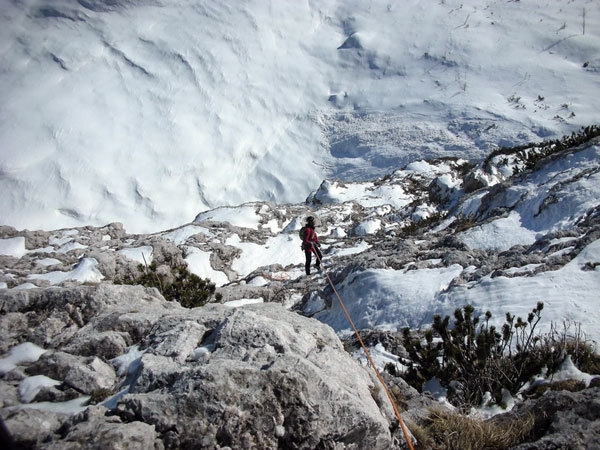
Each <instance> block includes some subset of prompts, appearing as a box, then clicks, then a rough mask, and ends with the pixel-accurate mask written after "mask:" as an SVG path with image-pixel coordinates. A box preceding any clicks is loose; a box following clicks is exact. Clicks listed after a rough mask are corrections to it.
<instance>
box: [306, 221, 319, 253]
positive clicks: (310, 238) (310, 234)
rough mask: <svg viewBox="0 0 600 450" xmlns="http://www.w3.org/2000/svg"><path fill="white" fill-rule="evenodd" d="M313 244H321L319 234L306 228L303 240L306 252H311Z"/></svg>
mask: <svg viewBox="0 0 600 450" xmlns="http://www.w3.org/2000/svg"><path fill="white" fill-rule="evenodd" d="M313 242H316V243H319V238H318V237H317V233H316V232H315V229H314V228H309V227H305V228H304V239H303V240H302V248H303V249H304V251H307V252H309V251H311V250H312V246H313Z"/></svg>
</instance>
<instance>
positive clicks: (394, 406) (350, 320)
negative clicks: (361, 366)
mask: <svg viewBox="0 0 600 450" xmlns="http://www.w3.org/2000/svg"><path fill="white" fill-rule="evenodd" d="M315 256H316V252H315ZM317 258H318V256H317ZM319 262H320V264H321V267H322V266H323V262H322V260H321V259H319ZM323 274H324V275H325V277H326V278H327V281H328V282H329V285H330V286H331V289H333V292H334V293H335V296H336V297H337V299H338V302H339V303H340V306H341V307H342V310H343V311H344V314H345V315H346V319H348V322H350V326H351V327H352V330H354V334H355V335H356V338H357V339H358V342H359V343H360V346H361V347H362V349H363V351H364V352H365V355H366V357H367V361H369V364H370V365H371V367H372V368H373V371H374V372H375V375H376V376H377V379H378V380H379V382H380V383H381V386H382V387H383V390H384V391H385V393H386V395H387V397H388V400H389V401H390V404H391V405H392V408H393V410H394V414H395V415H396V419H398V423H399V424H400V428H401V429H402V434H403V435H404V439H405V440H406V444H407V445H408V448H409V449H410V450H414V447H413V445H412V441H411V440H410V437H409V435H408V430H407V428H406V425H404V421H403V420H402V417H401V416H400V411H398V407H397V406H396V402H395V401H394V399H393V397H392V394H391V392H390V390H389V389H388V387H387V385H386V384H385V381H383V378H382V377H381V374H380V373H379V370H377V366H375V363H374V362H373V359H372V358H371V354H370V353H369V351H368V350H367V347H366V345H365V343H364V342H363V340H362V338H361V337H360V334H358V330H357V329H356V326H355V325H354V322H353V321H352V318H351V317H350V314H349V313H348V310H347V309H346V305H344V302H343V301H342V298H341V297H340V294H339V292H338V291H337V289H336V288H335V286H334V284H333V281H331V278H330V277H329V274H328V273H327V271H326V270H325V268H323Z"/></svg>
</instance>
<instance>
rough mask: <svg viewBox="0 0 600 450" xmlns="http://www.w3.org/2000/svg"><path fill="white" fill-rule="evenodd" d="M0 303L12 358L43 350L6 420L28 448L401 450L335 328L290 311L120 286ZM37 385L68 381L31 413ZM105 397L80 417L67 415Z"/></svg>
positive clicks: (10, 375) (10, 382)
mask: <svg viewBox="0 0 600 450" xmlns="http://www.w3.org/2000/svg"><path fill="white" fill-rule="evenodd" d="M0 303H1V304H2V311H3V315H2V316H0V329H1V336H0V339H1V341H2V346H3V347H4V348H3V350H6V349H7V348H9V347H12V346H13V345H14V344H17V343H19V342H20V343H22V342H30V343H33V344H36V345H37V346H39V347H41V348H44V349H45V351H44V352H43V353H42V354H41V356H40V357H39V359H38V360H37V361H34V362H29V363H20V364H17V365H15V367H14V368H12V369H11V370H8V371H7V372H5V373H4V374H3V376H2V379H1V381H0V384H1V385H2V389H1V392H2V394H1V399H0V400H1V402H2V418H3V420H4V421H5V423H6V425H7V427H8V429H9V430H10V432H11V433H12V434H13V436H14V438H15V440H16V441H17V442H18V443H19V445H20V446H22V447H24V448H25V447H30V448H44V449H59V448H60V449H65V448H81V447H82V446H83V447H84V448H140V449H142V448H143V449H149V448H156V449H159V448H227V447H230V448H372V449H388V448H393V447H394V444H393V438H392V435H391V433H390V430H389V427H390V422H391V421H392V415H391V409H388V408H386V407H385V402H384V398H383V397H382V395H381V390H380V389H378V387H377V386H376V384H375V383H376V382H375V381H374V380H373V379H372V378H371V376H370V374H369V372H368V371H367V370H366V369H365V368H364V367H362V366H361V365H360V364H358V363H357V362H356V361H355V360H353V359H352V358H351V356H350V355H349V354H348V353H346V352H345V351H344V349H343V346H342V344H341V342H340V340H339V339H338V337H337V336H336V335H335V333H334V332H333V330H332V329H331V328H329V327H328V326H326V325H323V324H321V323H320V322H318V321H316V320H313V319H308V318H305V317H302V316H300V315H298V314H296V313H293V312H290V311H288V310H286V309H285V308H283V307H282V306H280V305H278V304H272V303H271V304H269V303H265V304H258V305H247V306H244V307H243V308H231V307H227V306H223V305H218V304H211V305H206V306H204V307H202V308H196V309H191V310H189V309H185V308H182V307H180V306H179V305H178V304H176V303H173V302H167V301H165V300H164V299H163V298H162V297H161V296H160V294H159V293H158V292H157V291H156V290H154V289H146V288H142V287H139V286H115V285H110V284H100V285H98V286H82V287H75V288H57V289H47V290H25V291H20V292H10V291H5V292H2V293H1V294H0ZM128 354H131V355H133V356H132V357H130V358H127V357H126V356H124V355H128ZM32 376H40V377H42V376H43V377H48V379H53V380H56V381H57V382H58V383H57V384H55V385H48V386H45V387H43V388H40V389H39V390H38V392H35V393H29V396H28V398H27V399H26V400H28V402H26V403H25V402H23V394H24V392H25V390H24V387H23V385H22V381H23V380H25V379H26V377H29V379H30V377H32ZM101 393H105V394H106V395H107V396H108V397H107V398H106V399H105V400H103V401H101V402H99V403H98V405H97V406H90V407H88V408H87V409H84V408H83V406H82V407H81V412H79V413H77V414H74V415H71V414H69V412H72V411H62V412H61V411H60V410H59V408H58V406H59V405H65V402H67V401H69V400H71V402H73V401H74V399H79V400H80V401H81V402H80V405H85V404H86V403H89V402H90V400H93V399H94V398H96V397H97V396H98V395H100V394H101ZM40 402H46V403H40ZM52 405H54V407H52ZM380 407H382V408H380ZM39 408H42V409H39ZM340 445H341V447H340Z"/></svg>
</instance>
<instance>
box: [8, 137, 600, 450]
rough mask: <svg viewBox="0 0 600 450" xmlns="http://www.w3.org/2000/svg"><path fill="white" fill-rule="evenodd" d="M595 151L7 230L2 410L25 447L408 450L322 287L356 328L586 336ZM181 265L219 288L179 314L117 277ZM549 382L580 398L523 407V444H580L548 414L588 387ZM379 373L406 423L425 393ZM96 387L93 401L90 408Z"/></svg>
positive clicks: (593, 419)
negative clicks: (537, 314) (484, 320)
mask: <svg viewBox="0 0 600 450" xmlns="http://www.w3.org/2000/svg"><path fill="white" fill-rule="evenodd" d="M599 160H600V129H599V128H598V127H590V128H588V129H586V130H584V131H582V132H581V133H579V134H578V135H574V136H572V137H569V138H565V139H563V140H561V141H549V142H545V143H540V144H536V145H533V144H532V145H530V146H523V147H520V148H513V149H501V150H498V151H496V152H494V153H492V154H490V155H488V157H486V158H485V159H484V160H483V161H481V162H480V163H478V164H476V165H473V164H470V163H468V162H467V161H466V160H463V159H454V158H452V159H435V160H419V161H414V162H412V163H410V164H408V165H406V166H404V167H402V168H400V169H398V170H396V171H394V172H391V173H389V174H388V175H386V176H385V177H382V178H378V179H376V180H372V181H360V182H341V181H339V180H326V181H323V182H322V183H321V185H320V186H319V187H318V189H316V190H315V191H314V192H312V193H311V195H310V196H309V198H308V199H307V201H306V202H305V203H299V204H274V203H265V202H251V203H246V204H243V205H239V206H236V207H221V208H217V209H214V210H210V211H206V212H203V213H200V214H198V215H197V217H196V218H195V219H194V221H193V222H191V223H189V224H186V225H182V226H180V227H177V228H173V229H170V230H166V231H161V232H157V233H152V234H128V233H127V232H126V231H125V230H124V229H123V227H122V225H121V224H118V223H113V224H110V225H106V226H103V227H91V226H88V227H78V228H66V229H60V230H55V231H27V230H23V231H19V230H16V229H14V228H12V227H7V226H4V227H2V228H1V229H0V269H1V270H0V283H1V284H0V288H2V289H0V305H1V307H2V310H1V314H0V330H1V334H0V343H1V344H0V353H1V354H2V355H0V356H2V357H1V358H0V384H1V385H2V390H1V392H3V394H2V396H0V401H1V402H2V409H1V410H0V413H1V415H2V416H1V417H2V418H3V420H5V421H6V422H7V423H8V425H9V428H10V429H11V430H12V431H13V433H14V434H15V436H16V437H17V438H18V439H19V442H21V443H27V445H37V446H38V447H39V448H58V447H60V446H62V445H65V443H67V442H71V441H77V442H87V441H88V440H92V441H93V440H94V439H95V438H96V436H97V432H98V431H97V430H105V429H106V430H108V429H110V430H112V433H114V436H115V439H116V440H118V441H122V440H123V441H127V440H128V439H132V438H135V439H136V440H138V441H140V442H144V444H143V445H145V446H146V447H150V448H163V447H162V446H164V448H187V447H186V446H190V448H192V447H194V448H217V447H215V445H217V444H218V445H230V446H233V447H235V446H237V445H246V444H247V445H249V446H253V445H255V446H259V447H264V448H279V447H281V446H285V445H292V444H293V445H299V446H300V448H315V447H318V446H319V445H321V444H320V443H322V442H329V443H331V442H338V443H342V442H343V443H344V445H348V447H341V448H354V447H352V446H358V447H364V446H368V447H369V448H382V449H383V448H404V447H402V446H401V444H400V443H399V437H398V436H397V435H396V437H394V436H393V435H390V434H388V425H389V423H392V422H393V421H394V419H393V416H392V414H391V413H390V411H389V410H388V409H386V408H388V407H387V406H385V405H386V400H385V399H383V397H382V395H383V394H382V393H381V391H380V390H379V388H377V387H374V386H375V384H374V383H375V381H374V380H373V379H370V378H369V375H368V374H367V371H366V370H367V369H366V365H365V366H363V365H360V364H359V363H357V362H356V360H359V361H360V360H362V359H363V358H364V354H362V352H360V353H357V354H356V355H354V354H353V355H352V356H353V358H350V357H349V355H348V353H347V352H346V351H345V350H344V348H343V347H342V345H341V343H340V342H339V338H346V337H347V336H348V335H349V333H350V325H349V323H348V322H347V320H346V318H345V316H344V314H342V311H341V309H340V305H339V303H338V302H337V300H336V298H335V296H334V295H333V292H332V289H331V286H330V285H329V284H328V283H327V278H329V279H330V280H331V281H332V283H333V285H334V286H335V287H336V290H337V291H338V292H339V294H340V295H341V297H342V298H343V299H344V302H345V305H346V308H347V310H348V312H349V314H350V316H351V317H352V319H353V321H354V323H355V324H356V326H357V327H358V328H359V329H360V330H363V332H366V333H369V332H397V331H399V330H400V329H401V328H403V327H405V326H408V327H410V328H413V329H417V328H421V329H422V328H426V327H428V326H429V325H430V324H431V321H432V318H433V315H434V314H440V315H445V314H448V315H451V314H452V312H453V311H454V310H455V309H456V308H460V307H462V306H464V305H465V304H467V303H469V304H471V305H473V306H474V308H475V312H476V314H478V315H479V314H484V313H485V312H486V311H490V312H491V313H492V315H493V320H492V321H493V322H498V323H501V321H502V320H503V317H504V315H505V313H507V312H510V313H512V314H515V315H517V316H521V317H527V314H528V313H529V311H530V310H531V309H532V308H533V307H534V306H536V304H537V303H538V302H540V301H541V302H543V303H544V309H543V314H542V322H541V323H540V331H548V330H549V329H550V327H551V326H554V327H555V329H556V327H558V328H560V329H561V330H562V329H564V330H566V332H567V333H568V334H572V333H573V334H578V333H581V332H582V333H584V334H580V335H581V336H583V339H585V340H588V342H592V341H595V342H598V340H599V339H600V334H599V331H598V330H600V326H599V325H600V323H599V319H598V315H597V314H596V310H597V306H598V305H597V303H598V295H597V292H598V289H600V203H599V199H600V165H599V164H598V161H599ZM309 215H313V216H315V217H316V218H317V221H318V225H317V232H318V234H319V237H320V241H321V243H322V250H323V253H324V260H323V267H324V272H313V274H312V275H309V276H306V275H305V274H304V265H303V262H304V261H303V259H304V255H303V253H302V251H301V250H300V240H299V237H298V230H299V228H300V227H301V226H302V224H303V223H304V221H305V219H306V217H307V216H309ZM184 263H185V264H187V267H188V269H189V270H190V271H191V272H193V273H194V274H197V275H199V276H201V277H209V278H210V279H211V280H213V281H214V282H215V284H216V285H217V288H216V293H217V294H218V295H217V296H215V297H213V298H212V299H211V303H213V304H211V305H207V306H204V307H200V308H195V309H193V310H187V309H184V308H182V307H180V306H179V305H178V304H177V303H176V302H167V301H165V300H164V299H163V298H162V297H161V296H160V295H159V293H158V292H157V291H156V290H146V289H143V288H141V287H140V286H119V285H115V283H116V282H118V281H119V280H124V279H126V278H127V277H131V276H132V275H133V274H136V273H140V272H139V271H140V268H139V266H140V265H141V266H142V267H144V266H145V267H146V269H144V270H145V271H147V270H148V267H154V269H153V270H155V272H154V273H155V274H168V273H170V272H171V271H172V268H173V267H178V266H181V265H182V264H184ZM324 275H327V277H325V276H324ZM220 303H222V304H220ZM290 310H292V312H290ZM294 311H295V312H296V313H297V314H296V313H294ZM300 316H306V317H300ZM325 325H329V326H325ZM563 327H564V328H563ZM334 331H335V333H334ZM336 334H337V337H336V336H335V335H336ZM371 352H372V355H373V358H374V361H375V363H376V365H377V366H378V367H379V369H383V367H384V366H385V364H386V363H388V362H392V363H394V364H397V363H398V361H399V356H400V355H398V354H394V353H393V352H392V351H390V349H387V348H386V347H385V345H383V344H382V342H381V341H374V342H373V343H372V345H371ZM290 367H294V369H293V370H291V371H290ZM564 370H565V371H566V372H565V374H564V375H563V374H562V373H561V376H564V377H565V378H575V379H576V380H579V382H581V383H583V386H584V387H585V386H589V389H585V390H584V391H582V393H581V394H573V396H572V397H569V398H570V400H569V399H567V398H566V397H565V395H566V396H567V397H568V395H569V394H564V393H563V394H555V395H550V396H544V400H543V401H544V402H545V403H544V405H545V406H540V404H537V403H534V404H533V405H531V404H528V403H527V404H526V403H523V408H532V409H531V410H530V411H533V412H532V413H531V414H535V411H536V410H538V409H539V408H542V410H543V411H545V413H547V415H545V416H544V421H545V422H544V423H545V425H544V426H543V428H538V429H537V432H536V433H537V434H536V435H535V436H533V435H532V436H530V437H529V438H530V439H533V438H534V437H535V439H540V441H539V442H543V440H544V439H546V438H543V437H542V436H543V435H545V434H547V433H550V434H549V435H548V436H547V439H550V440H556V439H558V440H562V439H572V436H573V433H574V432H575V430H576V429H577V430H578V431H577V433H576V434H577V436H578V437H577V439H578V442H583V443H586V442H595V439H596V437H597V436H596V434H595V433H596V431H594V430H597V429H598V426H597V425H598V423H599V422H600V417H597V415H596V416H594V415H593V414H591V415H588V416H586V417H585V419H584V422H585V423H584V422H578V421H570V420H563V421H562V422H561V420H560V419H559V418H557V419H556V422H555V421H554V420H555V419H554V417H555V415H556V414H558V412H560V414H567V413H568V412H567V411H568V410H569V409H570V408H576V407H575V406H573V405H576V404H577V405H589V403H590V402H592V403H593V401H594V398H597V390H598V388H597V387H596V388H594V387H593V386H592V385H591V383H592V382H593V377H592V376H590V375H588V374H585V373H581V372H579V371H577V370H576V369H574V368H572V367H571V368H568V369H564ZM558 379H562V378H558ZM307 380H309V381H308V382H307ZM388 381H389V382H392V383H394V385H393V386H394V389H396V391H395V392H402V394H400V395H401V398H402V399H403V400H402V402H404V409H405V411H403V414H404V415H406V416H408V417H409V418H412V420H418V419H417V418H418V417H422V414H423V411H424V410H425V409H427V408H429V407H430V406H433V405H434V403H435V402H434V401H433V400H432V399H431V397H428V396H421V395H419V394H418V393H417V392H416V391H415V390H414V389H412V388H409V387H408V386H406V385H402V383H400V382H399V381H398V379H391V378H389V376H388ZM397 383H400V384H397ZM594 383H597V380H596V381H595V382H594ZM100 394H102V397H100V399H99V400H93V401H94V402H98V403H99V404H100V405H101V406H95V407H87V404H88V403H89V402H90V401H91V399H95V398H96V397H97V396H99V395H100ZM517 401H518V400H517ZM565 402H567V403H565ZM580 402H582V403H580ZM514 403H515V401H511V405H512V404H514ZM232 404H233V405H235V408H234V409H231V406H230V405H232ZM264 405H271V406H270V407H269V408H267V409H264ZM526 405H529V406H526ZM569 405H570V406H569ZM577 407H579V406H577ZM581 407H583V408H587V407H588V406H581ZM378 408H379V409H380V410H381V412H380V411H379V409H378ZM39 411H43V412H39ZM519 411H523V410H522V409H521V410H517V411H516V412H514V414H515V415H516V416H517V417H518V414H519ZM382 414H383V415H382ZM508 414H513V413H508ZM548 414H549V415H550V416H551V417H552V421H553V422H552V423H553V424H554V425H553V426H552V427H549V426H548V423H547V422H548V417H550V416H548ZM508 417H514V416H510V415H509V416H508ZM561 417H563V416H561ZM499 420H502V419H499ZM507 420H508V419H507ZM559 422H560V424H561V425H560V426H559ZM575 422H577V424H575ZM392 428H393V427H392ZM356 429H360V430H363V431H362V432H361V433H358V434H357V433H356V432H355V430H356ZM542 429H543V431H540V430H542ZM353 430H354V431H353ZM397 433H398V432H397V431H396V434H397ZM244 442H245V443H246V444H242V443H244ZM519 442H520V441H519ZM561 442H562V441H561ZM248 443H251V444H248ZM582 445H583V444H582ZM57 446H58V447H57ZM278 446H279V447H278ZM528 448H536V449H537V448H544V447H543V445H542V444H541V443H540V446H539V447H528Z"/></svg>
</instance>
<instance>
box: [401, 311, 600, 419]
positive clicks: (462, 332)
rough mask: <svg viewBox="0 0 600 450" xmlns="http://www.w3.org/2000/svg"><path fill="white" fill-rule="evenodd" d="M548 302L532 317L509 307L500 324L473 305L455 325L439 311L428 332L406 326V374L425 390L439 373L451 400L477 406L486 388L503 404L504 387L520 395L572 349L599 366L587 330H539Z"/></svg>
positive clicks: (456, 314) (456, 317) (577, 361)
mask: <svg viewBox="0 0 600 450" xmlns="http://www.w3.org/2000/svg"><path fill="white" fill-rule="evenodd" d="M543 308H544V304H543V303H542V302H539V303H538V304H537V305H536V307H535V308H533V309H532V310H531V312H530V313H529V314H528V316H527V318H526V319H522V318H521V317H516V318H515V316H514V315H512V314H510V313H507V314H506V320H505V323H504V325H503V326H502V327H501V328H500V329H497V328H496V327H495V326H493V325H491V324H490V319H491V318H492V314H491V313H490V312H489V311H488V312H486V313H485V314H484V315H483V316H482V317H479V316H477V315H476V314H475V309H474V308H473V307H472V306H471V305H466V306H464V307H463V308H458V309H456V310H455V311H454V323H453V326H452V327H451V326H450V317H449V316H446V317H445V318H443V319H442V317H441V316H439V315H436V316H434V318H433V323H432V326H431V328H429V329H427V330H426V331H425V332H424V333H423V334H422V335H419V336H417V335H415V333H411V331H410V330H409V329H408V328H404V329H403V330H402V335H403V345H404V347H405V349H406V351H407V352H408V354H409V359H410V360H409V361H408V363H407V366H408V369H407V370H406V371H405V372H404V373H401V374H400V376H402V378H404V379H405V380H406V381H407V382H408V383H409V384H410V385H411V386H413V387H414V388H416V389H417V390H419V391H421V388H422V385H423V383H425V382H426V381H428V380H430V379H432V378H437V379H438V380H439V381H440V383H441V384H442V386H444V387H445V388H447V389H448V400H449V401H450V402H451V403H453V404H454V405H455V406H459V407H462V406H465V407H471V406H479V405H480V404H481V402H482V401H483V399H484V398H485V395H486V392H489V393H491V394H492V401H493V402H494V403H496V404H498V405H502V404H503V396H504V390H506V391H508V392H510V394H512V395H515V394H517V393H518V392H519V390H520V389H521V388H522V387H523V386H524V385H525V384H526V383H527V382H528V381H529V380H530V379H531V378H532V377H533V376H535V375H537V374H539V373H540V372H542V370H543V369H544V368H547V370H548V373H549V374H552V373H554V372H556V371H557V370H558V369H559V367H560V364H561V363H562V362H563V361H564V359H565V357H566V355H567V354H571V355H572V357H573V360H574V363H575V364H586V365H587V367H589V368H593V367H595V366H594V364H595V363H596V361H597V354H596V353H594V351H593V347H592V346H591V345H590V344H589V343H587V342H585V341H584V340H583V339H582V337H581V334H579V335H575V336H568V334H567V332H566V330H565V331H564V332H563V333H557V332H556V331H555V332H553V333H549V334H547V335H545V336H541V335H540V334H539V333H538V332H537V331H536V327H537V325H538V323H539V321H540V320H541V312H542V310H543ZM573 355H575V356H573Z"/></svg>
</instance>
